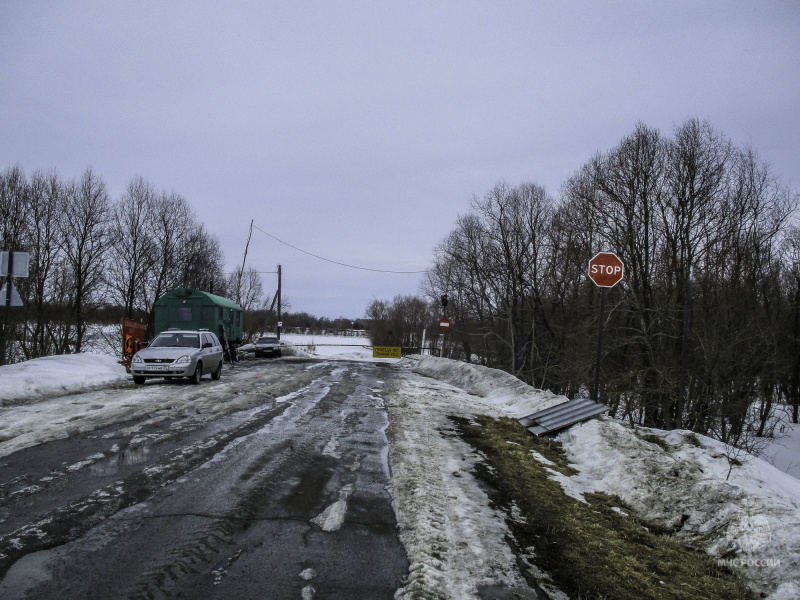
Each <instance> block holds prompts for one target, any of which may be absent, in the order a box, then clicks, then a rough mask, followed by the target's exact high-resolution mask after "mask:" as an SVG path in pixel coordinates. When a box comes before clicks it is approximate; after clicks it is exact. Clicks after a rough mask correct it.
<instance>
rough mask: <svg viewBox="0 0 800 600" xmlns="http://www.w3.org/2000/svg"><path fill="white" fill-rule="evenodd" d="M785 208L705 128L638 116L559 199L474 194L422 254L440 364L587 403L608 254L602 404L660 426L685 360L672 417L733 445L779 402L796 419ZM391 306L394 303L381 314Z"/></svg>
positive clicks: (789, 211)
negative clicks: (457, 364) (601, 263)
mask: <svg viewBox="0 0 800 600" xmlns="http://www.w3.org/2000/svg"><path fill="white" fill-rule="evenodd" d="M797 206H798V194H797V193H796V192H793V191H791V190H790V189H789V188H788V187H787V186H785V185H783V184H782V183H781V181H780V179H779V178H778V177H776V176H775V175H774V174H773V173H772V172H771V170H770V167H769V165H768V164H766V163H765V162H763V161H762V160H761V159H760V158H759V157H758V155H757V153H756V152H755V151H754V150H753V149H751V148H748V147H739V146H737V145H735V144H734V143H732V142H731V141H730V140H729V139H727V138H726V137H725V136H724V135H723V134H721V133H720V132H719V131H717V130H716V129H715V128H714V127H713V126H711V125H710V124H709V123H707V122H703V121H699V120H696V119H691V120H688V121H687V122H685V123H684V124H682V125H680V126H678V127H676V128H675V130H674V131H673V133H672V135H671V136H665V135H662V134H661V133H660V132H659V131H658V130H656V129H653V128H650V127H647V126H646V125H645V124H639V125H637V127H636V128H635V130H634V131H633V132H632V133H630V134H629V135H626V136H625V137H624V138H623V139H622V140H621V141H620V143H619V144H618V145H617V146H615V147H614V148H612V149H610V150H608V151H606V152H598V153H597V154H596V155H595V156H594V157H592V158H591V159H590V160H589V161H588V162H587V163H586V164H584V165H583V166H582V167H580V168H579V169H578V170H577V171H576V172H575V173H574V175H572V176H571V177H570V178H569V179H568V180H567V181H566V182H565V183H564V184H563V186H562V188H561V190H560V192H559V194H558V197H557V198H554V197H553V196H551V195H549V194H548V193H547V192H546V191H545V190H544V189H543V188H542V187H541V186H539V185H536V184H534V183H530V184H522V185H519V186H516V187H512V186H509V185H508V184H505V183H500V184H498V185H496V186H495V187H494V188H493V189H492V190H491V191H490V192H489V193H487V194H486V195H485V196H483V197H481V198H477V197H476V198H474V199H473V201H472V204H471V208H470V210H469V212H467V214H464V215H462V216H460V217H459V218H458V220H457V222H456V224H455V227H454V229H453V230H452V231H451V232H450V234H449V235H448V236H447V237H446V238H445V239H444V240H443V241H442V242H441V243H440V244H439V245H438V247H437V248H436V250H435V253H434V257H433V266H432V267H431V268H430V270H429V271H428V273H427V277H426V279H425V282H424V284H423V292H424V294H425V296H426V298H427V300H425V301H424V302H423V303H425V304H426V305H427V306H428V310H429V311H431V312H432V313H433V314H439V313H440V312H441V309H440V308H438V307H437V306H436V300H434V299H438V298H439V296H440V294H442V293H447V294H448V295H449V299H450V305H449V307H448V316H450V317H451V318H452V319H453V327H452V332H451V333H449V334H448V338H449V339H448V340H447V345H446V348H445V352H446V353H449V354H450V355H451V356H452V357H454V358H459V359H462V360H468V361H473V362H478V363H480V364H484V365H487V366H491V367H496V368H501V369H504V370H506V371H508V372H510V373H513V374H514V375H516V376H517V377H519V378H520V379H522V380H524V381H526V382H528V383H530V384H532V385H534V386H536V387H539V388H543V389H549V390H552V391H554V392H557V393H562V394H565V395H567V396H568V397H576V396H587V395H590V394H591V392H592V390H593V381H594V372H595V360H596V352H597V335H598V326H599V323H598V319H599V309H598V307H599V301H600V290H599V288H597V287H596V286H595V285H594V283H593V282H592V281H591V280H589V278H588V274H587V266H588V261H589V259H590V258H591V257H592V256H594V254H596V253H597V252H599V251H612V252H615V253H616V254H617V255H618V256H619V257H620V258H621V259H622V261H623V262H624V264H625V278H624V280H623V281H622V282H621V283H619V284H618V285H617V286H616V287H614V288H613V289H611V290H609V292H608V296H607V301H608V307H607V310H606V318H605V322H604V323H603V327H604V345H603V353H602V359H601V367H600V369H601V378H600V381H601V391H600V397H601V400H602V401H604V402H605V403H607V404H609V405H610V406H611V409H612V411H613V413H615V414H616V415H617V416H619V417H624V418H626V419H629V420H630V421H631V422H632V423H638V424H643V425H648V426H657V427H662V428H672V427H674V426H675V425H676V423H677V422H678V414H677V412H676V411H677V410H678V407H679V403H678V402H677V400H678V398H679V397H681V389H680V388H681V365H682V357H683V353H684V351H685V353H686V365H687V367H686V377H685V389H686V392H685V402H684V403H683V405H682V407H681V415H680V422H681V423H682V424H683V426H684V427H688V428H690V429H693V430H694V431H697V432H700V433H703V434H708V435H712V436H714V437H717V438H719V439H722V440H724V441H726V442H732V443H735V444H739V445H747V444H749V443H751V441H752V439H755V437H757V436H761V435H764V434H765V433H767V429H768V428H769V427H770V423H771V418H772V416H773V408H774V407H775V405H776V404H777V403H779V402H785V403H788V404H791V405H792V406H793V407H794V408H793V411H794V414H793V417H794V421H795V422H797V418H798V407H799V406H800V347H799V346H800V227H798V222H797V220H796V211H797ZM690 275H691V276H692V282H693V288H692V296H691V299H692V303H691V306H690V308H691V310H687V303H688V302H689V295H688V294H687V291H688V290H687V288H688V286H689V282H690ZM379 304H380V303H377V304H376V303H373V307H375V308H380V306H379ZM399 304H408V302H407V301H406V300H403V299H402V298H397V299H395V300H394V301H393V302H388V303H386V306H385V307H384V308H387V307H388V308H387V311H385V312H387V314H388V313H390V312H391V310H389V309H391V308H392V307H393V306H394V305H399ZM379 312H380V311H377V313H379ZM409 314H411V313H409ZM687 314H688V315H689V316H690V329H689V337H688V344H687V346H686V348H685V350H684V344H683V331H684V325H685V319H686V317H687ZM413 318H414V317H413V316H412V317H411V320H409V321H408V322H407V323H406V329H409V328H410V329H413V330H414V334H413V336H416V337H419V336H420V335H421V331H422V327H429V326H430V319H431V317H430V316H425V317H424V319H427V321H425V320H422V321H413ZM378 329H383V330H385V327H383V328H378ZM403 335H404V336H407V335H411V334H408V333H405V330H404V333H403ZM404 339H405V338H404Z"/></svg>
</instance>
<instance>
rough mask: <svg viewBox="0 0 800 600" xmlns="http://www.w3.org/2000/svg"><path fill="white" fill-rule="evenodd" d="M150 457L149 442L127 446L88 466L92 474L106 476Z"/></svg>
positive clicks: (145, 460)
mask: <svg viewBox="0 0 800 600" xmlns="http://www.w3.org/2000/svg"><path fill="white" fill-rule="evenodd" d="M149 457H150V445H149V444H137V445H135V446H128V447H127V448H125V450H122V451H121V452H118V453H117V454H113V455H111V456H109V457H108V458H106V459H104V460H99V461H97V462H96V463H94V464H93V465H91V466H90V467H89V472H90V473H91V474H92V475H97V476H108V475H113V474H114V473H117V472H118V471H120V469H122V468H124V467H128V466H132V465H138V464H141V463H144V462H147V460H148V458H149Z"/></svg>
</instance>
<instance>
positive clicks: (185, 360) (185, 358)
mask: <svg viewBox="0 0 800 600" xmlns="http://www.w3.org/2000/svg"><path fill="white" fill-rule="evenodd" d="M190 362H192V357H191V356H189V355H188V354H184V355H183V356H181V357H180V358H179V359H178V360H176V361H175V364H177V365H184V364H187V363H190Z"/></svg>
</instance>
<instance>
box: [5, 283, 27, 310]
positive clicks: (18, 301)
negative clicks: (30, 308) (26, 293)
mask: <svg viewBox="0 0 800 600" xmlns="http://www.w3.org/2000/svg"><path fill="white" fill-rule="evenodd" d="M6 288H8V286H7V285H5V284H4V285H3V287H2V289H0V306H24V304H22V298H20V297H19V292H17V288H15V287H14V284H13V283H12V284H11V303H10V304H6V294H7V293H8V292H7V291H6Z"/></svg>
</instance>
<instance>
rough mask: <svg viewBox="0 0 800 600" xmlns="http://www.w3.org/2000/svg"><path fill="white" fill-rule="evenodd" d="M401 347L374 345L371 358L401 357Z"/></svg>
mask: <svg viewBox="0 0 800 600" xmlns="http://www.w3.org/2000/svg"><path fill="white" fill-rule="evenodd" d="M401 357H402V354H401V348H399V347H396V346H374V347H373V348H372V358H401Z"/></svg>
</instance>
